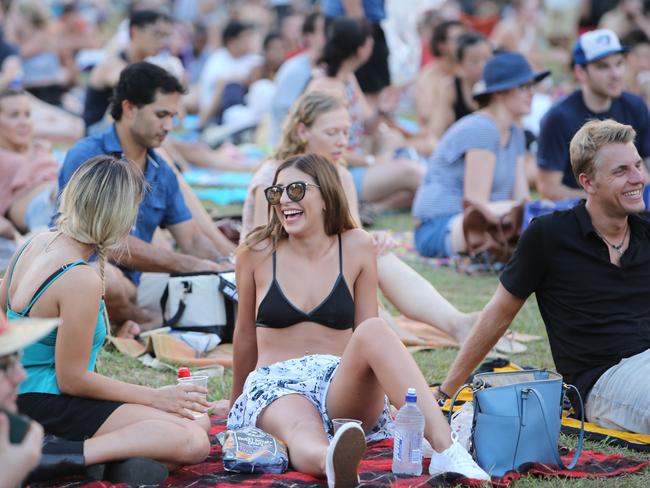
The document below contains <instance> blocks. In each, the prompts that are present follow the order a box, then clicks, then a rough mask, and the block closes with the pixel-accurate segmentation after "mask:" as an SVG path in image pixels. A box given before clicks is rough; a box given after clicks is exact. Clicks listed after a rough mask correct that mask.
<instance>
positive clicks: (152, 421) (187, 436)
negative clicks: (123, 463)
mask: <svg viewBox="0 0 650 488" xmlns="http://www.w3.org/2000/svg"><path fill="white" fill-rule="evenodd" d="M209 452H210V441H209V439H208V435H207V432H206V429H205V426H204V425H202V423H200V422H197V421H195V420H189V419H183V418H180V417H176V416H174V415H172V414H169V413H166V412H162V411H160V410H157V409H155V408H151V407H146V406H144V405H134V404H125V405H122V406H121V407H119V408H118V409H117V410H115V411H114V412H113V414H112V415H111V416H110V417H109V418H108V419H107V420H106V421H105V422H104V423H103V424H102V426H101V427H100V428H99V430H98V431H97V432H96V433H95V435H94V436H93V437H91V438H90V439H87V440H86V441H85V442H84V457H85V459H86V463H87V464H89V465H90V464H98V463H105V462H109V461H118V460H122V459H127V458H130V457H146V458H150V459H155V460H156V461H160V462H163V463H166V464H168V465H169V466H178V465H179V464H180V465H185V464H196V463H200V462H202V461H203V460H204V459H205V458H206V457H207V456H208V454H209Z"/></svg>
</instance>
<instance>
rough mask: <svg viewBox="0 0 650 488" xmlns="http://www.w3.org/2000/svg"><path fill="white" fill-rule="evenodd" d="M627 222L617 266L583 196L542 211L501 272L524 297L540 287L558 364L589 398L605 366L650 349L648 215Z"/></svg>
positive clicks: (503, 281) (504, 282)
mask: <svg viewBox="0 0 650 488" xmlns="http://www.w3.org/2000/svg"><path fill="white" fill-rule="evenodd" d="M628 222H629V225H630V243H629V246H628V248H627V249H626V250H625V252H624V253H623V255H622V256H621V261H620V266H615V265H613V264H612V263H611V262H610V258H609V251H608V249H607V245H606V244H605V243H604V242H603V240H602V239H601V238H600V237H599V236H598V234H596V231H595V229H594V226H593V224H592V223H591V217H590V216H589V213H588V212H587V209H586V207H585V203H584V201H583V202H581V203H579V204H578V205H576V206H575V207H573V208H572V209H569V210H565V211H562V212H555V213H553V214H549V215H544V216H542V217H538V218H536V219H534V220H533V221H532V222H531V224H530V226H529V227H528V228H527V229H526V231H525V232H524V233H523V234H522V236H521V239H520V241H519V243H518V245H517V249H516V250H515V253H514V255H513V257H512V259H511V260H510V262H509V263H508V264H507V265H506V267H505V269H504V271H503V273H502V274H501V278H500V279H501V284H502V285H503V286H504V287H505V289H506V290H508V291H509V292H510V293H512V294H513V295H515V296H517V297H519V298H522V299H525V298H527V297H528V296H529V295H530V294H531V293H535V297H536V298H537V304H538V306H539V311H540V313H541V315H542V319H543V321H544V325H545V326H546V331H547V332H548V339H549V344H550V346H551V353H552V355H553V361H554V362H555V367H556V368H557V370H558V372H559V373H560V374H562V375H563V376H564V380H565V381H566V382H567V383H571V384H573V385H575V386H576V387H577V388H578V390H579V391H580V393H581V394H582V397H583V399H585V400H586V398H587V395H588V393H589V391H590V390H591V387H592V386H593V385H594V383H596V381H597V380H598V378H600V376H601V375H602V374H603V373H604V372H605V371H607V370H608V369H609V368H611V367H612V366H614V365H616V364H618V363H619V362H620V361H621V360H622V359H624V358H629V357H632V356H634V355H636V354H639V353H641V352H644V351H645V350H647V349H648V348H650V217H649V216H648V214H647V213H642V214H635V215H630V216H629V218H628ZM645 380H647V378H646V379H645ZM575 406H577V405H576V404H575V403H574V407H575Z"/></svg>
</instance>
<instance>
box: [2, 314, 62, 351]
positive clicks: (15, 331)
mask: <svg viewBox="0 0 650 488" xmlns="http://www.w3.org/2000/svg"><path fill="white" fill-rule="evenodd" d="M59 322H60V319H31V318H26V319H19V320H12V321H11V322H10V321H8V320H7V318H6V317H5V314H4V313H2V312H0V356H6V355H8V354H12V353H14V352H16V351H18V350H20V349H23V348H24V347H26V346H29V345H30V344H31V343H32V342H35V341H37V340H39V339H40V338H41V337H43V336H44V335H46V334H47V333H48V332H50V331H51V330H53V329H54V328H55V327H56V326H57V325H59Z"/></svg>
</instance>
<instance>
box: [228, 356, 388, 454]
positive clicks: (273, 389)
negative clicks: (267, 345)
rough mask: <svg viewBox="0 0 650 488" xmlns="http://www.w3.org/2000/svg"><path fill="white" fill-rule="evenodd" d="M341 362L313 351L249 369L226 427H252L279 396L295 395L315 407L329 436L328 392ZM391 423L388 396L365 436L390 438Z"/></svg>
mask: <svg viewBox="0 0 650 488" xmlns="http://www.w3.org/2000/svg"><path fill="white" fill-rule="evenodd" d="M340 362H341V358H340V357H338V356H332V355H329V354H313V355H309V356H303V357H300V358H296V359H288V360H286V361H281V362H278V363H273V364H270V365H268V366H263V367H261V368H257V369H256V370H254V371H251V373H250V374H249V375H248V378H246V382H245V383H244V390H243V392H242V394H241V395H240V396H239V398H237V400H236V401H235V403H234V404H233V406H232V409H231V410H230V413H229V414H228V429H230V430H234V429H240V428H242V427H255V426H256V424H257V417H258V416H259V415H260V413H262V410H264V409H265V408H266V407H268V406H269V405H270V404H271V403H273V402H274V401H275V400H277V399H278V398H281V397H283V396H285V395H296V394H297V395H301V396H303V397H305V398H306V399H307V400H309V401H310V402H311V403H312V404H313V405H314V407H316V410H317V411H318V413H319V414H320V417H321V420H322V421H323V430H324V431H325V432H326V433H327V434H328V436H329V437H331V436H332V433H333V428H332V420H331V419H330V417H329V415H328V414H327V393H328V391H329V387H330V384H331V383H332V379H333V378H334V375H335V374H336V369H337V368H338V366H339V363H340ZM391 424H392V420H391V415H390V405H389V403H388V398H384V410H383V412H382V413H381V415H380V416H379V418H378V419H377V422H376V423H375V425H374V426H373V428H372V429H371V430H370V432H369V433H368V435H367V436H366V439H367V440H368V441H376V440H381V439H386V438H388V437H390V436H391V434H390V431H391Z"/></svg>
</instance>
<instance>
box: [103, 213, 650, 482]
mask: <svg viewBox="0 0 650 488" xmlns="http://www.w3.org/2000/svg"><path fill="white" fill-rule="evenodd" d="M410 226H411V222H410V217H409V216H407V215H405V214H388V215H382V216H380V217H379V218H378V219H377V222H376V225H375V228H377V229H379V228H390V229H393V230H402V231H403V230H408V229H410ZM409 264H411V265H412V266H413V268H414V269H416V270H417V271H418V272H419V273H420V274H422V275H423V276H424V277H426V278H427V279H428V280H429V281H430V282H431V283H432V284H433V285H434V286H435V287H436V288H437V289H438V290H439V291H440V292H441V293H442V294H443V296H445V297H446V298H447V299H448V300H449V301H450V302H451V303H453V304H454V305H455V306H456V307H458V308H459V309H460V310H463V311H466V312H469V311H473V310H480V309H481V308H482V307H483V306H484V305H485V304H486V303H487V302H488V300H489V299H490V297H491V296H492V293H493V292H494V290H495V288H496V285H497V278H496V277H495V276H481V277H468V276H464V275H461V274H459V273H457V272H455V271H453V270H450V269H445V268H442V269H441V268H437V269H434V268H431V267H429V266H427V265H423V264H421V263H409ZM387 305H388V304H387ZM388 307H389V309H390V308H391V307H390V305H388ZM393 312H394V310H393ZM512 328H513V329H514V330H517V331H521V332H526V333H529V334H536V335H540V336H542V337H543V338H544V339H543V340H540V341H535V342H530V343H528V344H527V346H528V350H527V351H526V352H525V353H523V354H518V355H513V356H512V357H511V359H512V361H514V362H516V363H517V364H520V365H530V366H535V367H540V368H553V361H552V358H551V353H550V350H549V347H548V342H547V340H546V331H545V329H544V324H543V323H542V319H541V317H540V314H539V310H538V308H537V303H536V302H535V300H534V298H531V299H529V300H528V301H527V302H526V304H525V306H524V308H523V309H522V310H521V312H520V313H519V314H518V315H517V318H516V319H515V321H514V322H513V324H512ZM456 352H457V351H456V350H455V349H443V350H435V351H423V352H418V353H416V355H415V360H416V361H417V363H418V365H419V366H420V369H421V370H422V372H423V373H424V376H425V377H426V378H427V380H428V381H429V382H434V381H441V380H442V379H443V378H444V376H445V374H446V372H447V369H448V368H449V366H450V365H451V362H452V361H453V359H454V357H455V355H456ZM98 368H99V371H100V372H101V373H104V374H107V375H109V376H112V377H115V378H119V379H122V380H125V381H131V382H136V383H139V384H142V385H149V386H153V387H158V386H162V385H167V384H171V383H173V382H174V381H175V376H174V374H173V372H160V371H157V370H153V369H150V368H145V367H144V366H142V365H141V364H140V363H139V362H138V361H136V360H133V359H130V358H126V357H124V356H122V355H120V354H119V353H116V352H114V351H106V350H105V351H102V353H101V355H100V360H99V366H98ZM231 380H232V375H231V372H230V371H229V370H226V372H225V374H224V376H223V378H211V379H210V384H209V389H210V395H209V397H210V399H213V400H215V399H221V398H227V397H228V394H229V390H230V384H231ZM560 442H561V443H562V444H563V445H566V446H570V447H575V445H576V439H574V438H572V437H567V436H564V435H563V436H562V437H561V440H560ZM585 449H590V450H597V451H604V452H607V453H617V454H621V455H624V456H629V457H634V458H644V459H650V455H648V454H641V453H637V452H634V451H630V450H627V449H623V448H616V447H611V446H609V445H608V444H606V443H604V442H592V441H586V442H585ZM516 486H526V487H528V486H530V487H544V488H546V487H549V488H550V487H571V488H578V487H589V488H592V487H603V486H607V487H609V486H616V487H638V488H642V487H643V488H646V487H649V486H650V469H647V468H646V469H645V470H643V471H642V472H641V473H638V474H633V475H628V476H619V477H615V478H604V479H593V478H591V479H582V480H565V479H559V478H552V479H548V480H544V479H539V478H533V477H527V478H523V479H521V480H520V481H518V482H517V483H516Z"/></svg>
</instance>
